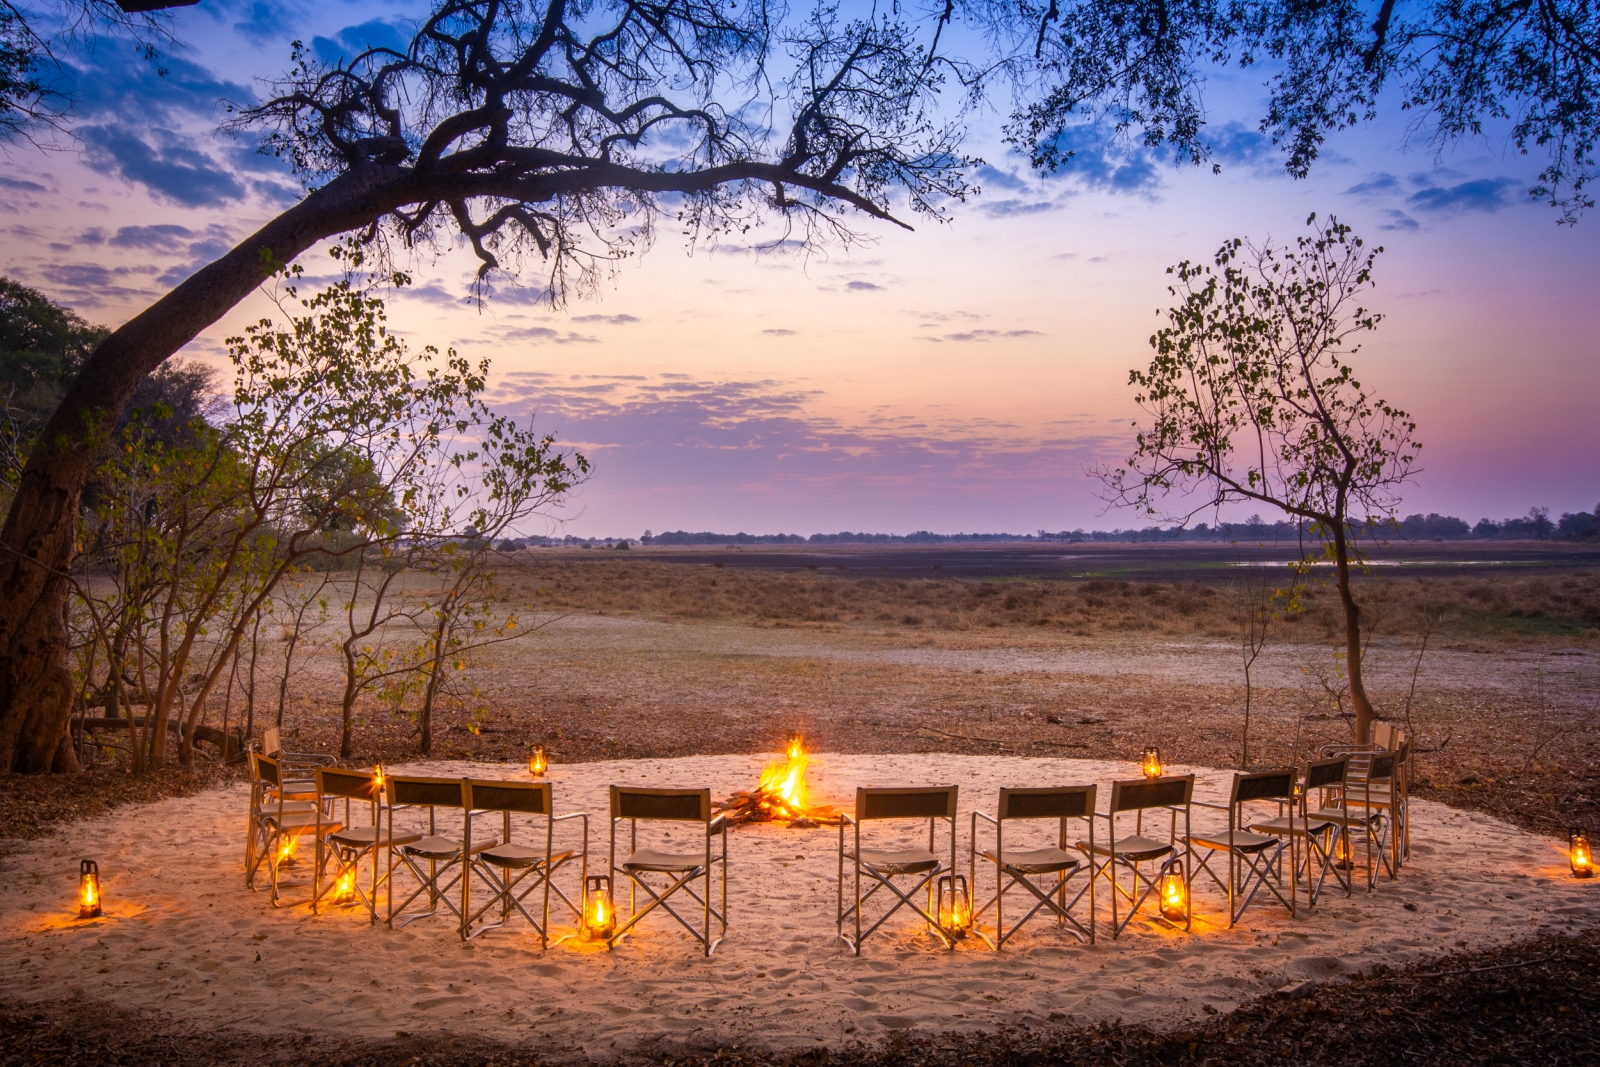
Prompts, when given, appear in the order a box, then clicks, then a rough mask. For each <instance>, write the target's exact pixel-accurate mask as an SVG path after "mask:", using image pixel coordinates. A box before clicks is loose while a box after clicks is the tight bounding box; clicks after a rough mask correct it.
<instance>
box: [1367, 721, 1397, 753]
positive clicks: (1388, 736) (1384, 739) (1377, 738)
mask: <svg viewBox="0 0 1600 1067" xmlns="http://www.w3.org/2000/svg"><path fill="white" fill-rule="evenodd" d="M1372 743H1373V744H1374V745H1376V746H1377V747H1378V748H1393V747H1394V727H1393V726H1390V725H1389V724H1388V723H1386V722H1375V723H1373V724H1372Z"/></svg>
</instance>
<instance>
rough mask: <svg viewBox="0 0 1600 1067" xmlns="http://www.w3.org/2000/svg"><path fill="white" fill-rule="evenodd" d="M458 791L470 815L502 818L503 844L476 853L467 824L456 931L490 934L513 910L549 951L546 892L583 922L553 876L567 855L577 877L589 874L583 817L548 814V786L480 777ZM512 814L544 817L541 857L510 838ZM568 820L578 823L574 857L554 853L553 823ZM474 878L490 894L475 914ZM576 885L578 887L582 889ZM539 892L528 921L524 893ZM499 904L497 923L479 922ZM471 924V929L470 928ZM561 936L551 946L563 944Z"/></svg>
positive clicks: (577, 908) (550, 809) (567, 852)
mask: <svg viewBox="0 0 1600 1067" xmlns="http://www.w3.org/2000/svg"><path fill="white" fill-rule="evenodd" d="M462 788H463V789H464V790H465V791H466V798H465V799H466V804H467V808H468V810H469V811H470V812H471V813H472V815H473V816H478V815H493V814H496V813H498V814H500V816H501V817H502V821H501V831H502V834H503V840H501V841H500V842H499V843H497V844H495V845H494V846H492V847H490V848H486V849H484V850H482V851H481V852H479V851H476V850H475V849H474V848H473V842H472V837H471V835H472V832H473V827H472V819H471V818H469V819H468V820H467V835H468V836H467V838H466V840H465V845H466V848H465V849H464V850H463V851H464V852H465V853H466V855H467V856H468V857H470V859H469V860H468V870H467V876H466V877H464V878H462V880H461V915H462V927H463V929H464V930H465V931H466V939H467V940H468V941H470V940H472V939H473V938H475V937H478V936H479V935H481V934H486V933H488V932H489V931H490V930H497V929H499V928H500V927H502V926H505V925H506V924H507V923H509V922H510V921H511V913H512V911H513V910H515V911H518V912H520V913H521V914H522V917H523V918H524V919H527V920H528V923H529V924H530V925H531V926H532V927H533V928H534V929H535V930H537V931H538V932H539V945H540V947H541V948H549V947H550V945H551V944H552V942H551V940H550V893H551V892H552V891H554V892H555V894H556V896H557V897H559V898H560V899H561V901H562V902H563V903H565V904H566V906H567V907H568V908H569V909H570V910H571V911H572V914H573V916H574V917H575V918H576V920H577V921H578V922H579V923H581V922H582V921H583V908H582V907H581V906H579V905H577V904H574V903H573V902H572V898H570V897H568V896H567V894H566V893H564V892H563V891H562V889H561V887H560V886H558V885H556V884H555V882H554V877H555V873H556V872H557V871H559V870H560V869H561V868H562V867H564V866H566V865H567V864H568V863H569V862H571V860H572V858H573V856H574V855H575V854H576V855H579V856H580V857H581V863H582V867H583V877H584V878H587V877H588V875H589V813H588V812H585V811H575V812H571V813H570V814H567V815H555V814H553V810H554V809H553V806H552V805H553V801H554V797H553V789H552V787H551V784H550V783H549V782H496V781H488V780H485V779H476V778H468V779H467V780H466V781H465V782H464V783H463V784H462ZM513 814H522V815H531V816H535V817H537V816H541V815H542V816H544V817H545V828H544V829H545V833H544V854H543V855H542V856H540V855H539V854H538V850H537V849H529V848H528V847H527V846H525V845H518V844H516V842H515V841H514V840H513V838H512V824H511V816H512V815H513ZM572 819H582V820H583V851H582V852H581V853H574V852H573V851H572V850H570V849H569V850H565V851H562V852H557V851H555V829H556V823H558V822H567V821H570V820H572ZM473 874H477V875H478V877H480V878H482V879H483V881H484V882H486V883H487V884H488V885H489V887H490V890H491V893H490V896H489V899H488V901H487V902H485V903H484V904H483V905H482V906H481V907H479V908H478V909H477V910H473V907H472V875H473ZM582 884H583V883H582V881H581V880H580V881H579V885H582ZM540 888H542V889H543V890H544V900H543V906H542V908H541V911H540V917H539V918H537V919H536V918H534V917H533V915H531V914H530V913H529V912H528V909H527V908H526V907H525V906H524V901H526V900H527V898H528V895H529V894H530V893H533V892H534V891H536V890H538V889H540ZM497 904H498V905H499V906H500V921H499V922H482V923H480V922H479V920H480V919H482V918H483V916H484V915H486V914H487V913H488V912H489V911H490V910H491V909H493V908H494V907H495V905H497ZM474 923H477V924H478V926H477V929H473V924H474ZM570 936H571V935H570V934H568V935H565V936H563V937H560V938H558V939H557V940H556V941H555V942H554V943H555V944H560V943H561V942H562V941H565V940H566V939H567V937H570Z"/></svg>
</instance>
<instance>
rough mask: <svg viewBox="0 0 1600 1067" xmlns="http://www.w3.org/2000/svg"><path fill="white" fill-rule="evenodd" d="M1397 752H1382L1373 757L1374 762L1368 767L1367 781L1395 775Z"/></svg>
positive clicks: (1378, 780)
mask: <svg viewBox="0 0 1600 1067" xmlns="http://www.w3.org/2000/svg"><path fill="white" fill-rule="evenodd" d="M1394 763H1395V753H1393V752H1380V753H1378V754H1376V755H1374V756H1373V757H1372V764H1371V766H1369V767H1368V768H1367V781H1369V782H1381V781H1384V780H1385V779H1388V778H1393V777H1394Z"/></svg>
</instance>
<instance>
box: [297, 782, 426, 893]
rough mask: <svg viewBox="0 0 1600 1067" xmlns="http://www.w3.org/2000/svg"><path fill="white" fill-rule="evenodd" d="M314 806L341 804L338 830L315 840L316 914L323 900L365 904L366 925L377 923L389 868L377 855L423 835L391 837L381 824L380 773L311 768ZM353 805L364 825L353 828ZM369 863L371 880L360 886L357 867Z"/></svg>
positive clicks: (381, 796) (389, 828)
mask: <svg viewBox="0 0 1600 1067" xmlns="http://www.w3.org/2000/svg"><path fill="white" fill-rule="evenodd" d="M316 783H317V803H318V804H319V805H323V806H326V807H328V808H329V809H330V810H331V809H332V807H333V805H334V804H335V803H337V802H338V801H340V800H343V801H344V818H343V819H342V820H341V825H340V827H339V828H338V829H337V830H335V831H333V832H332V833H329V834H323V835H319V836H318V838H317V862H316V889H315V891H314V892H313V893H312V895H311V910H312V911H313V912H315V911H316V910H317V909H318V907H319V905H321V903H322V900H323V898H324V897H325V896H327V895H329V894H330V893H331V894H332V896H333V903H334V905H335V906H338V905H343V904H358V903H359V904H364V905H366V908H367V915H368V917H369V920H370V921H371V922H374V923H375V922H377V921H378V891H379V889H380V887H382V886H383V885H384V884H385V883H386V882H387V881H388V878H389V873H390V872H389V869H388V868H387V867H386V865H385V864H383V863H380V862H379V859H378V857H379V854H380V853H385V852H388V851H389V850H391V849H393V848H395V847H398V846H403V845H409V844H411V843H412V842H413V841H416V840H417V839H419V838H420V837H421V836H422V835H421V834H417V833H405V832H403V831H402V832H400V833H398V834H397V833H396V832H395V830H394V826H393V824H392V822H391V823H390V825H389V826H388V827H385V826H384V820H383V800H384V787H383V774H382V772H381V771H376V770H374V771H346V770H339V769H336V768H333V767H318V768H316ZM352 803H354V804H355V805H357V806H362V805H364V806H365V807H366V808H367V813H368V817H367V823H366V825H365V826H357V825H356V823H355V820H354V818H353V816H354V808H353V807H352ZM363 860H366V861H369V863H368V866H369V868H370V875H371V877H370V878H369V879H368V883H367V885H366V886H365V887H363V886H362V884H361V863H362V861H363Z"/></svg>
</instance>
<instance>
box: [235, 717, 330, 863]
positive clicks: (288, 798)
mask: <svg viewBox="0 0 1600 1067" xmlns="http://www.w3.org/2000/svg"><path fill="white" fill-rule="evenodd" d="M260 755H261V754H260V753H258V752H256V751H255V750H254V749H253V748H251V749H247V750H246V751H245V759H246V765H247V766H248V767H249V771H250V811H249V815H248V819H247V823H246V829H245V842H244V884H245V885H246V886H248V887H249V888H251V889H256V888H257V886H256V875H257V874H259V873H260V871H261V865H262V864H263V863H265V862H267V860H268V858H269V856H270V853H271V849H272V845H273V843H274V839H275V835H274V833H273V832H272V830H271V829H270V828H269V824H268V816H269V815H270V816H272V817H273V819H274V820H275V821H276V822H277V823H281V822H282V821H283V819H284V818H286V817H289V816H301V815H310V814H311V813H312V812H313V811H315V810H316V807H317V804H316V798H317V787H316V783H315V782H314V781H313V782H307V783H304V784H301V783H285V782H283V781H281V775H282V766H281V765H280V764H279V763H278V762H277V761H274V762H273V765H272V772H271V773H272V774H273V778H272V781H271V782H270V783H269V782H268V781H267V780H266V779H265V778H263V777H262V768H261V766H260V765H259V763H258V762H257V761H258V759H259V758H260ZM289 862H292V857H290V860H289Z"/></svg>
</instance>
